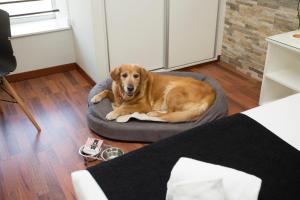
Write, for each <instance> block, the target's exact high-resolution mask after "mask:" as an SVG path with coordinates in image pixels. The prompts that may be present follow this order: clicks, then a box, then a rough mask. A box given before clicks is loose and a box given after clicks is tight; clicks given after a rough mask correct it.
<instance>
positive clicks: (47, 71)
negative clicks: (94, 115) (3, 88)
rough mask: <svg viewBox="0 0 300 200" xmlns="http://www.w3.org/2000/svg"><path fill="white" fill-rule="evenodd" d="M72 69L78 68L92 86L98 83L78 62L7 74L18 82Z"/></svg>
mask: <svg viewBox="0 0 300 200" xmlns="http://www.w3.org/2000/svg"><path fill="white" fill-rule="evenodd" d="M71 70H77V71H78V72H79V73H80V74H81V76H83V78H84V79H85V80H86V81H87V82H88V83H89V84H91V85H92V86H94V85H96V82H95V81H94V80H93V79H92V78H91V77H90V76H89V75H88V74H87V73H86V72H85V71H84V70H83V69H82V68H81V67H80V66H79V65H78V64H77V63H69V64H64V65H59V66H54V67H47V68H44V69H38V70H33V71H29V72H22V73H18V74H11V75H8V76H6V79H7V80H8V81H9V82H17V81H24V80H28V79H32V78H38V77H41V76H47V75H51V74H56V73H61V72H67V71H71Z"/></svg>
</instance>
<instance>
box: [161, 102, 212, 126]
mask: <svg viewBox="0 0 300 200" xmlns="http://www.w3.org/2000/svg"><path fill="white" fill-rule="evenodd" d="M208 107H209V105H208V104H206V103H205V104H202V105H201V106H199V107H196V108H195V109H193V110H184V111H176V112H169V113H165V114H162V115H160V116H159V118H160V119H161V120H162V121H165V122H172V123H176V122H188V121H195V120H197V119H198V118H199V116H200V115H201V114H202V113H204V112H205V111H206V110H207V109H208Z"/></svg>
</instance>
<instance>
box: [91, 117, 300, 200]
mask: <svg viewBox="0 0 300 200" xmlns="http://www.w3.org/2000/svg"><path fill="white" fill-rule="evenodd" d="M299 134H300V133H299ZM180 157H188V158H193V159H196V160H201V161H204V162H208V163H213V164H219V165H223V166H226V167H231V168H234V169H237V170H240V171H243V172H246V173H249V174H253V175H255V176H257V177H259V178H261V179H262V187H261V191H260V194H259V199H264V200H276V199H280V200H290V199H293V200H296V199H300V152H299V151H298V150H296V149H295V148H293V147H292V146H290V145H289V144H287V143H286V142H284V141H283V140H282V139H280V138H279V137H277V136H276V135H274V134H273V133H271V132H270V131H269V130H267V129H266V128H264V127H263V126H262V125H260V124H259V123H257V122H256V121H254V120H252V119H251V118H249V117H247V116H245V115H242V114H236V115H234V116H231V117H226V118H223V119H221V120H218V121H215V122H212V123H209V124H206V125H203V126H200V127H196V128H194V129H191V130H188V131H186V132H184V133H182V134H179V135H177V136H173V137H171V138H168V139H165V140H162V141H160V142H157V143H154V144H152V145H149V146H146V147H144V148H141V149H139V150H137V151H134V152H131V153H128V154H126V155H124V156H122V157H120V158H117V159H114V160H112V161H108V162H104V163H101V164H100V165H97V166H95V167H91V168H89V169H88V170H89V172H90V173H91V174H92V176H93V177H94V178H95V180H96V181H97V182H98V184H99V185H100V187H101V188H102V189H103V191H104V192H105V194H106V196H107V197H108V199H109V200H115V199H116V200H133V199H136V200H160V199H161V200H163V199H165V196H166V191H167V182H168V179H169V177H170V172H171V170H172V168H173V166H174V165H175V163H176V162H177V161H178V159H179V158H180Z"/></svg>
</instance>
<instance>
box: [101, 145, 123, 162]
mask: <svg viewBox="0 0 300 200" xmlns="http://www.w3.org/2000/svg"><path fill="white" fill-rule="evenodd" d="M123 154H124V152H123V151H122V150H121V149H120V148H117V147H110V148H107V149H105V150H104V151H103V152H102V154H101V157H102V159H103V160H104V161H108V160H111V159H114V158H117V157H119V156H122V155H123Z"/></svg>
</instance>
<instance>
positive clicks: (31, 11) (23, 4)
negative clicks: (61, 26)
mask: <svg viewBox="0 0 300 200" xmlns="http://www.w3.org/2000/svg"><path fill="white" fill-rule="evenodd" d="M55 4H56V3H55V0H0V9H2V10H5V11H7V12H8V13H9V15H10V16H11V23H12V24H17V23H24V22H32V21H41V20H47V19H55V18H56V15H57V13H58V12H59V9H57V8H56V5H55Z"/></svg>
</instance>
